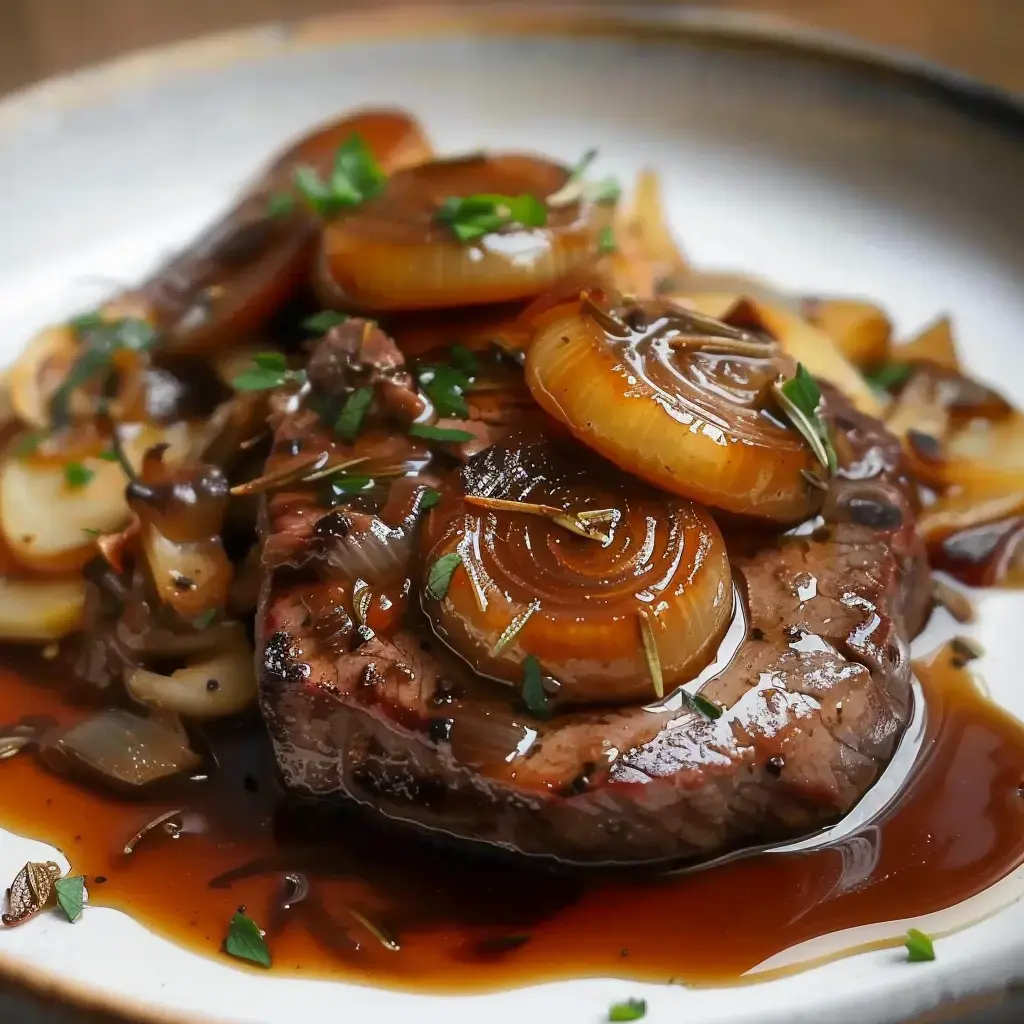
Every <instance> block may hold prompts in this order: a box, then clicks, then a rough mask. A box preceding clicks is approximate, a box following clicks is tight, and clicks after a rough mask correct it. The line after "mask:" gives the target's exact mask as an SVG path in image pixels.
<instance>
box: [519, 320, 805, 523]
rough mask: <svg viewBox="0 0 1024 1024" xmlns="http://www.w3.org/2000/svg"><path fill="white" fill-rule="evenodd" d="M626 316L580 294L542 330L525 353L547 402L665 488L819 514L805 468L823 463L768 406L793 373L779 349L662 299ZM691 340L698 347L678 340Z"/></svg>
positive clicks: (776, 512) (529, 375)
mask: <svg viewBox="0 0 1024 1024" xmlns="http://www.w3.org/2000/svg"><path fill="white" fill-rule="evenodd" d="M624 316H625V317H626V318H627V319H629V320H630V322H631V323H632V325H633V326H628V327H624V328H623V329H622V330H620V329H619V328H616V327H615V326H614V323H613V322H612V323H608V322H602V319H601V317H599V316H595V315H592V313H588V312H586V311H585V309H584V308H582V307H581V306H580V305H578V304H577V305H574V306H569V307H566V311H565V313H564V315H562V316H561V317H560V318H558V319H555V320H553V322H551V323H549V324H548V325H547V326H545V327H544V328H543V329H541V330H540V332H539V333H538V335H537V336H536V338H535V339H534V341H533V343H532V345H531V346H530V349H529V352H528V354H527V359H526V380H527V384H528V385H529V387H530V390H531V391H532V392H533V396H534V397H535V398H536V399H537V401H538V402H539V403H540V405H541V406H543V408H544V409H545V410H546V411H547V412H549V413H550V414H551V415H552V416H554V417H556V418H557V419H559V420H561V421H562V422H563V423H565V424H566V425H567V426H568V427H569V429H570V430H571V431H572V432H573V434H575V436H576V437H578V438H579V439H580V440H581V441H583V442H584V443H585V444H587V445H588V446H589V447H591V448H593V449H594V450H595V451H598V452H600V453H601V454H602V455H604V456H605V457H606V458H608V459H611V461H612V462H614V463H615V464H616V465H617V466H619V467H620V468H622V469H625V470H627V471H629V472H631V473H634V474H636V475H637V476H639V477H641V478H642V479H644V480H648V481H649V482H651V483H653V484H656V485H657V486H659V487H662V488H664V489H665V490H667V491H671V492H673V493H675V494H682V495H685V496H687V497H690V498H694V499H696V500H698V501H703V502H706V503H707V504H709V505H714V506H715V507H716V508H722V509H726V510H727V511H730V512H739V513H743V514H747V515H755V516H761V517H765V518H769V519H774V520H777V521H780V522H796V521H798V520H800V519H802V518H804V517H805V516H807V515H808V514H809V513H811V512H812V511H813V510H814V509H815V508H816V507H817V506H818V505H819V504H820V501H821V492H820V491H817V490H815V489H814V488H813V487H811V486H809V484H808V482H807V480H806V478H805V474H807V473H813V472H815V471H817V470H820V468H821V467H820V466H819V464H818V462H817V461H816V459H815V457H814V455H813V454H812V452H811V450H810V448H809V447H808V446H807V444H806V443H805V442H804V440H803V438H802V437H801V436H800V434H798V433H797V432H796V431H795V430H792V429H789V428H788V427H787V426H785V425H784V424H783V423H781V422H779V420H777V419H774V418H771V417H770V416H769V415H766V413H768V412H776V413H777V409H776V408H775V406H774V404H773V403H772V400H771V398H770V391H771V386H772V384H773V382H774V381H775V380H776V378H777V376H778V375H779V374H780V373H785V376H787V377H788V376H791V375H792V368H791V367H789V366H788V365H787V364H785V363H784V362H783V361H781V360H780V358H779V356H778V352H777V349H776V347H775V346H773V345H772V344H770V343H767V342H765V343H760V342H758V341H757V339H755V338H753V337H752V336H751V335H748V334H745V333H744V332H742V331H737V330H735V329H733V328H730V327H727V326H726V325H725V324H721V323H718V324H716V323H715V322H714V321H708V320H707V319H706V318H703V317H700V318H692V317H689V316H688V315H687V314H686V312H685V311H681V310H680V309H679V308H678V307H674V306H671V305H668V304H665V303H659V302H648V303H645V304H643V305H642V306H638V307H636V308H635V309H634V310H627V311H626V312H625V313H624ZM716 333H718V334H719V335H724V336H725V339H726V344H725V345H724V346H721V347H719V346H717V345H716V344H715V343H714V340H713V339H714V335H715V334H716ZM684 339H692V340H693V341H695V343H696V345H695V347H694V348H693V349H692V350H691V349H686V348H684V349H679V348H678V347H676V346H678V345H679V344H680V343H681V342H682V343H684V344H688V343H689V342H688V341H684ZM744 339H746V340H744ZM734 342H739V343H740V346H741V348H742V347H743V346H750V347H749V349H743V351H744V352H746V354H736V353H735V352H731V351H730V348H733V347H735V346H734V345H733V343H734ZM723 349H724V351H723ZM751 353H757V354H754V355H752V354H751ZM787 371H788V372H787Z"/></svg>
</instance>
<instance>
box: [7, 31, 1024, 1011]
mask: <svg viewBox="0 0 1024 1024" xmlns="http://www.w3.org/2000/svg"><path fill="white" fill-rule="evenodd" d="M635 17H636V16H634V23H633V29H630V28H629V27H628V26H627V25H626V24H625V23H618V24H613V23H608V22H604V23H602V24H598V23H597V22H590V23H589V25H584V26H583V27H581V26H580V24H579V21H578V19H577V20H576V22H575V23H573V22H569V21H566V20H564V19H561V18H557V17H553V18H542V19H541V20H540V22H539V23H537V20H536V19H533V22H534V23H532V24H529V25H528V24H526V23H525V22H517V21H515V20H509V19H505V18H503V19H502V20H501V22H500V24H499V22H498V21H496V20H494V19H488V21H487V23H486V24H485V23H484V21H482V20H480V19H474V22H473V23H472V24H467V23H465V21H464V20H463V21H459V20H458V19H455V18H442V19H440V20H438V19H431V20H430V21H429V24H421V23H420V18H419V17H416V16H405V15H403V16H398V15H396V14H391V15H390V17H387V16H379V17H376V18H371V19H369V20H368V21H367V20H360V21H358V22H353V21H346V20H340V21H334V22H327V23H320V24H318V25H315V26H306V27H305V28H303V29H300V30H296V31H293V32H285V31H284V30H279V29H266V30H260V31H256V32H249V33H244V34H242V35H234V36H230V37H223V38H219V39H214V40H209V41H204V42H201V43H198V44H191V45H189V46H186V47H183V48H176V49H173V50H168V51H161V52H159V53H155V54H148V55H143V56H141V57H135V58H132V59H130V60H128V61H122V62H120V63H118V64H115V65H112V66H110V67H107V68H102V69H99V70H96V71H90V72H87V73H85V74H81V75H77V76H75V77H74V78H72V79H65V80H61V81H57V82H53V83H48V84H46V85H44V86H42V87H41V88H39V89H36V90H33V91H31V92H28V93H25V94H22V95H20V96H16V97H14V98H13V99H9V100H7V101H5V102H4V103H2V104H0V210H2V214H0V225H2V228H0V357H2V358H3V359H9V358H10V357H12V356H13V355H14V353H15V352H16V351H17V349H18V348H19V346H20V345H21V344H22V343H23V342H24V340H25V339H26V338H27V337H28V336H29V334H30V333H31V331H32V330H33V329H34V328H36V327H37V326H39V325H40V324H42V323H44V322H46V321H49V320H54V319H57V318H59V316H60V315H61V314H63V313H67V312H70V311H73V310H79V309H81V308H85V307H89V306H91V305H93V304H94V303H95V302H96V300H97V299H99V298H100V297H102V296H103V295H104V294H105V293H106V292H107V291H109V290H110V289H111V288H112V287H113V286H114V283H116V282H123V281H131V280H133V279H135V278H137V277H139V276H140V274H141V273H142V272H143V270H144V269H145V268H146V267H148V266H149V265H150V264H152V263H153V262H154V261H155V260H156V259H157V258H158V257H159V256H161V255H162V254H165V253H166V252H167V251H168V250H169V249H172V248H173V247H174V246H176V245H178V244H180V243H182V242H184V241H185V240H186V239H187V238H188V237H189V236H190V234H191V233H192V232H193V230H194V229H196V228H197V227H198V226H200V225H201V224H203V223H204V222H205V221H206V220H207V219H208V218H209V217H210V216H211V215H212V214H213V213H214V212H215V211H216V210H217V209H218V207H220V206H221V205H222V204H223V203H224V202H225V201H226V199H227V197H228V196H230V195H231V193H232V191H233V189H234V188H235V187H236V186H237V185H238V184H239V183H240V182H241V181H242V180H243V179H244V178H245V177H246V176H247V175H249V174H250V173H252V172H253V170H254V169H255V168H256V167H257V166H258V165H259V164H260V162H261V161H262V160H263V159H264V158H265V157H266V156H267V155H268V154H270V153H271V152H272V151H273V150H274V149H275V148H276V147H277V146H278V144H279V143H281V142H282V141H284V140H285V139H287V138H289V137H290V136H293V135H295V134H297V133H299V132H300V131H301V130H302V129H303V128H304V127H305V126H307V125H311V124H313V123H315V122H318V121H321V120H323V119H325V118H328V117H330V116H331V115H333V114H335V113H336V112H338V111H341V110H344V109H346V108H349V107H353V106H357V105H360V104H367V103H380V104H385V103H387V104H398V105H401V106H405V107H408V108H409V109H411V110H412V111H414V112H415V113H416V114H417V115H418V116H419V117H420V118H421V119H422V121H423V122H424V124H425V125H426V126H427V128H428V130H429V132H430V133H431V135H432V136H433V138H434V139H435V141H436V143H437V145H438V148H439V149H440V150H442V151H445V150H450V151H460V150H467V149H471V148H474V147H476V146H479V145H487V144H499V145H501V146H504V147H508V148H516V147H525V148H533V149H537V150H540V151H542V152H545V153H551V154H554V155H556V156H558V157H562V158H564V159H565V160H566V161H571V160H572V159H574V158H575V157H577V156H578V155H579V153H581V152H582V151H583V150H584V149H586V148H587V147H589V146H592V145H598V146H600V147H601V149H602V154H603V158H604V162H605V166H606V167H607V168H608V169H609V170H610V171H613V172H617V173H619V174H621V175H623V176H626V177H628V176H629V175H630V174H631V173H632V172H634V171H635V170H637V169H638V168H639V167H640V166H641V165H650V166H654V167H656V168H658V170H659V171H660V172H662V174H663V176H664V182H665V185H666V188H667V193H668V196H669V200H670V210H671V215H672V218H673V221H674V223H675V225H676V228H677V230H678V231H679V233H680V235H681V236H682V238H683V239H684V240H685V242H686V245H687V248H688V251H689V253H690V255H691V256H692V257H693V258H694V259H695V260H696V261H697V262H698V263H700V264H704V265H707V266H710V267H718V268H734V269H737V270H741V271H750V272H758V273H761V274H763V275H766V276H769V277H771V278H773V279H775V280H776V281H777V282H778V283H779V284H780V285H782V286H783V287H788V288H793V289H797V290H801V291H809V292H820V293H828V292H847V293H862V294H865V295H870V296H875V297H878V298H880V299H881V300H883V301H884V302H885V303H886V304H887V305H888V306H889V307H890V309H891V311H892V312H893V314H894V315H895V318H896V320H897V323H898V325H899V326H900V327H901V328H902V329H906V330H909V329H911V328H913V327H915V326H917V325H918V324H920V323H921V322H923V321H924V320H926V319H928V318H930V317H932V316H933V315H934V314H936V313H937V312H938V311H940V310H949V311H951V312H952V313H953V314H954V315H955V317H956V319H957V322H958V325H959V327H960V335H961V338H962V340H963V342H964V348H965V350H966V353H967V361H968V363H969V364H970V367H971V368H972V369H973V370H974V371H976V372H977V373H978V374H980V375H981V376H982V377H985V378H989V379H991V380H994V381H997V382H998V383H999V385H1000V386H1001V387H1002V388H1003V389H1004V390H1005V391H1007V392H1008V393H1009V394H1011V395H1012V396H1013V397H1014V398H1015V399H1016V401H1017V402H1018V403H1024V356H1022V355H1021V353H1020V350H1019V338H1020V330H1021V327H1020V325H1021V324H1022V323H1024V292H1022V290H1021V287H1020V282H1021V281H1022V280H1024V246H1022V245H1021V239H1022V238H1024V204H1022V200H1021V192H1020V185H1021V182H1022V181H1024V117H1022V116H1021V115H1020V114H1019V113H1017V114H1015V113H1014V112H1013V111H1012V109H1011V108H1010V107H1009V105H1008V104H1007V105H1002V106H1001V105H1000V103H999V102H998V101H996V102H991V101H990V100H988V99H986V98H984V97H981V98H979V97H978V96H977V95H976V96H974V97H973V98H969V97H968V96H967V94H966V93H964V92H963V91H962V88H961V85H958V84H956V83H953V84H952V85H943V86H937V85H935V83H934V82H932V83H930V84H929V82H927V81H926V80H925V79H923V78H920V77H917V78H915V77H914V75H913V74H908V73H904V72H895V71H893V70H891V69H890V70H884V69H883V68H882V67H880V66H877V65H874V64H872V63H871V62H865V61H861V60H850V59H847V58H843V57H840V56H838V55H837V54H836V53H835V52H834V51H833V52H832V54H831V56H827V55H824V54H823V53H822V52H821V51H820V50H819V51H818V52H817V53H816V54H808V53H800V52H797V51H796V50H794V49H792V48H789V47H783V46H779V45H774V44H767V45H766V44H758V45H750V44H747V43H743V42H741V41H740V40H739V39H737V38H733V39H729V38H726V37H723V36H722V35H720V34H717V33H715V32H709V31H708V28H709V26H708V25H707V24H705V25H703V26H697V25H695V24H694V23H692V22H691V23H690V24H689V25H688V26H683V25H681V24H680V23H679V22H678V21H677V22H676V23H675V24H674V26H673V25H670V24H669V23H668V22H666V23H663V24H657V25H654V27H653V30H652V27H651V23H650V22H647V27H646V30H641V29H640V28H638V27H637V23H636V21H635ZM668 17H671V15H669V16H668ZM698 29H699V30H698ZM883 64H884V62H883ZM981 607H982V613H981V617H980V621H979V623H978V624H977V627H976V634H977V636H978V637H979V638H980V639H981V641H982V643H983V645H984V648H985V650H986V651H987V652H988V653H987V655H986V657H985V658H984V660H983V662H982V663H981V664H980V671H981V673H982V675H983V676H984V677H985V679H986V680H987V683H988V685H989V687H990V689H991V692H992V694H993V696H994V697H995V699H996V700H998V701H999V702H1000V703H1002V704H1004V705H1005V706H1006V707H1007V708H1009V709H1011V710H1014V711H1016V712H1017V713H1018V714H1020V715H1022V716H1024V690H1022V689H1021V688H1020V687H1019V685H1018V680H1019V671H1018V670H1019V655H1018V652H1017V649H1016V645H1015V640H1016V637H1017V635H1018V634H1019V630H1020V626H1019V623H1020V621H1021V617H1022V613H1024V599H1022V598H1018V597H1016V596H1014V595H1010V594H1001V595H988V596H986V597H984V599H983V600H982V605H981ZM950 632H951V630H950V624H949V622H948V620H945V619H944V618H943V617H942V616H939V617H937V619H936V621H935V622H933V624H932V626H931V627H930V630H929V634H928V635H927V636H926V637H924V638H922V640H921V641H920V642H919V644H918V647H917V649H918V650H924V649H927V648H928V647H930V646H934V644H935V643H936V642H937V640H938V639H940V638H941V636H942V634H943V633H946V634H948V633H950ZM0 779H2V776H0ZM0 786H2V781H0ZM2 799H3V798H2V789H0V803H2ZM52 855H53V854H52V851H49V850H46V849H45V848H40V846H39V844H35V843H33V842H32V841H30V840H29V839H25V838H19V837H16V836H13V835H11V834H9V833H4V832H0V878H4V879H6V878H11V877H13V875H14V874H15V872H16V871H17V869H18V868H20V866H21V865H22V864H23V863H24V862H25V861H26V860H27V859H33V860H41V859H46V858H47V857H49V856H52ZM1021 884H1022V879H1019V878H1016V879H1011V880H1010V881H1009V882H1007V883H1005V884H1003V885H1002V886H1001V887H1000V888H999V890H998V891H997V892H996V893H995V894H989V895H990V897H992V898H990V899H989V900H987V901H986V899H985V898H976V899H975V900H974V901H971V905H970V906H969V907H966V908H960V913H959V917H955V916H954V917H951V916H949V915H940V916H937V918H936V920H934V921H933V920H926V921H925V922H924V923H923V924H921V926H922V927H925V928H928V929H929V930H931V931H934V932H941V931H943V930H945V929H946V928H948V927H951V926H952V925H953V924H955V923H956V922H957V921H960V922H962V921H963V920H964V919H965V918H978V917H984V918H985V919H984V920H981V921H980V923H976V924H973V925H972V926H970V927H967V928H963V929H961V930H959V931H957V932H956V933H955V934H952V935H950V936H949V937H947V938H943V939H941V940H940V941H939V942H938V944H937V946H938V961H937V962H936V963H934V964H923V965H907V964H906V963H905V962H904V960H905V955H904V954H903V953H902V952H899V951H894V950H889V951H881V952H874V953H869V954H861V955H858V956H855V957H848V958H845V959H842V960H839V961H837V962H833V963H830V964H828V965H827V966H825V967H820V968H817V969H814V970H811V971H805V972H803V973H799V974H796V975H793V976H790V977H785V978H783V979H781V980H774V981H769V982H764V983H760V984H758V985H757V987H755V988H751V987H739V988H733V989H724V990H715V991H712V990H704V991H695V990H688V989H684V988H681V987H678V986H675V987H665V988H661V987H655V986H649V985H648V986H645V985H637V984H633V983H624V982H621V981H615V980H607V981H594V980H590V981H580V982H566V983H558V984H552V985H545V986H540V987H535V988H530V989H524V990H519V991H514V992H507V993H500V994H493V995H484V996H472V997H459V998H454V997H448V998H440V997H424V996H414V995H408V994H397V993H393V992H388V991H382V990H375V989H371V988H360V987H355V986H350V985H345V986H342V985H338V984H332V983H329V982H326V981H315V982H314V981H303V980H296V979H294V978H279V977H275V976H274V975H272V974H271V975H267V976H259V977H255V976H253V974H252V973H251V972H246V973H243V972H240V971H238V970H236V969H234V968H233V967H232V966H231V965H230V964H229V963H226V962H223V961H219V960H217V961H215V960H210V959H203V958H201V957H198V956H196V955H193V954H192V953H189V952H186V951H184V950H182V949H179V948H176V947H174V946H172V945H170V944H169V943H167V942H166V941H164V940H162V939H159V938H157V937H155V936H153V935H151V934H149V933H147V932H146V931H145V930H144V929H143V928H142V927H141V926H139V925H137V924H135V923H134V922H133V921H131V920H129V919H128V918H127V917H124V916H122V915H120V914H118V913H116V912H113V911H107V910H102V909H98V910H93V911H90V913H89V914H88V915H87V917H86V918H85V919H84V920H83V921H82V922H81V923H80V924H79V925H77V926H76V927H74V928H69V927H67V925H66V924H64V925H61V923H60V922H59V921H57V920H56V919H54V920H45V919H39V920H37V921H36V922H34V923H33V924H32V925H31V926H29V927H26V928H21V929H16V930H13V931H10V932H4V933H2V934H0V970H3V971H6V972H7V973H8V974H9V975H11V976H14V977H17V978H19V979H22V980H24V981H25V982H27V983H29V984H32V985H35V986H39V987H45V988H47V989H50V990H53V991H56V992H58V993H60V994H61V995H62V996H63V997H65V998H67V999H68V1000H69V1002H71V1003H73V1004H74V1005H76V1006H85V1005H106V1006H111V1007H117V1008H119V1009H121V1010H122V1011H123V1012H125V1013H130V1014H132V1015H135V1016H138V1017H140V1018H159V1019H165V1018H166V1019H171V1020H174V1021H184V1020H189V1021H194V1020H200V1019H207V1018H209V1019H214V1020H218V1021H230V1022H233V1024H242V1022H245V1024H252V1022H267V1024H278V1022H289V1024H290V1022H292V1021H295V1020H320V1019H325V1020H327V1019H331V1020H337V1019H342V1017H343V1018H344V1019H346V1020H372V1021H377V1022H381V1024H386V1022H392V1021H404V1020H409V1019H415V1020H416V1021H417V1022H419V1024H434V1022H437V1024H463V1022H466V1024H469V1022H475V1021H479V1020H481V1019H486V1020H488V1021H489V1022H490V1024H512V1022H518V1021H521V1020H524V1019H546V1020H552V1019H558V1020H561V1021H565V1022H566V1024H577V1022H578V1024H584V1022H586V1024H589V1022H595V1021H598V1020H600V1019H602V1017H603V1015H604V1013H605V1012H606V1008H607V1005H608V1004H609V1002H612V1001H615V1000H618V999H621V998H623V997H625V996H645V997H646V998H647V1000H648V1003H649V1007H650V1009H649V1013H648V1018H647V1019H648V1020H649V1021H650V1022H651V1024H661V1022H667V1021H673V1022H679V1021H686V1022H693V1024H696V1022H707V1024H712V1022H720V1024H776V1022H777V1024H783V1022H785V1024H793V1022H802V1021H808V1022H809V1021H815V1022H818V1021H822V1020H830V1021H834V1022H837V1024H838V1022H841V1021H857V1022H859V1024H872V1022H879V1024H881V1022H891V1021H896V1020H900V1019H904V1018H905V1017H907V1016H909V1015H911V1014H913V1013H917V1012H920V1011H924V1010H927V1009H929V1008H931V1007H933V1006H935V1005H937V1004H939V1003H940V1002H942V1001H944V1000H947V999H950V998H953V997H958V996H961V995H963V994H966V993H970V992H974V991H977V990H980V989H993V988H999V987H1001V986H1004V985H1006V984H1007V983H1008V982H1010V981H1011V980H1012V979H1014V978H1016V977H1018V976H1020V975H1024V955H1022V954H1024V903H1014V902H1013V900H1015V898H1016V896H1017V895H1018V889H1019V887H1020V886H1021ZM1008 901H1009V903H1010V905H1007V902H1008ZM1000 907H1001V909H998V908H1000ZM994 909H995V911H996V912H994V913H993V910H994ZM986 914H987V915H989V916H987V917H985V915H986ZM917 923H921V922H917ZM694 926H698V925H697V923H696V922H695V923H694ZM905 927H906V924H905V923H902V924H901V923H900V922H894V923H891V924H889V925H888V926H887V929H886V930H885V931H886V934H891V935H899V934H901V933H902V932H903V931H904V930H905Z"/></svg>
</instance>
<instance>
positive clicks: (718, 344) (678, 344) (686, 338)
mask: <svg viewBox="0 0 1024 1024" xmlns="http://www.w3.org/2000/svg"><path fill="white" fill-rule="evenodd" d="M668 347H669V348H672V349H676V350H677V351H680V352H709V353H715V354H721V355H729V356H752V357H753V358H755V359H765V358H767V357H768V356H770V355H771V354H772V346H771V343H770V342H766V341H741V340H739V339H738V338H720V337H717V336H710V335H700V334H685V335H681V336H679V337H676V338H673V339H672V340H671V341H670V342H669V343H668Z"/></svg>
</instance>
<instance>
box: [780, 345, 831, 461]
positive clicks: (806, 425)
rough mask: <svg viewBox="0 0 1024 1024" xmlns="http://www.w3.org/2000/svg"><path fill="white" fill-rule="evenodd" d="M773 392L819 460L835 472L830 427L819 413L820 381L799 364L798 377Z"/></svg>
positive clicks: (782, 382)
mask: <svg viewBox="0 0 1024 1024" xmlns="http://www.w3.org/2000/svg"><path fill="white" fill-rule="evenodd" d="M773 391H774V392H775V398H776V400H777V401H778V403H779V405H780V406H781V407H782V411H783V412H784V413H785V414H786V416H787V418H788V419H789V421H790V423H791V424H792V425H793V427H794V428H795V429H796V430H797V431H799V433H801V434H802V435H803V437H804V440H805V441H806V442H807V443H808V444H809V445H810V446H811V450H812V451H813V452H814V454H815V456H816V457H817V459H818V461H819V462H820V463H821V464H822V465H823V466H824V467H825V468H826V469H827V470H828V471H829V473H834V472H835V471H836V468H837V466H838V460H837V458H836V450H835V448H833V447H832V439H831V438H830V437H829V433H828V427H827V426H826V425H825V421H824V420H823V419H822V418H821V416H820V414H819V412H818V406H819V405H820V403H821V389H820V388H819V387H818V383H817V381H816V380H815V379H814V378H813V377H812V376H811V375H810V374H809V373H808V372H807V368H806V367H805V366H804V365H803V363H797V367H796V375H795V376H794V377H793V378H792V379H791V380H787V381H781V382H778V383H776V384H775V385H773Z"/></svg>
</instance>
